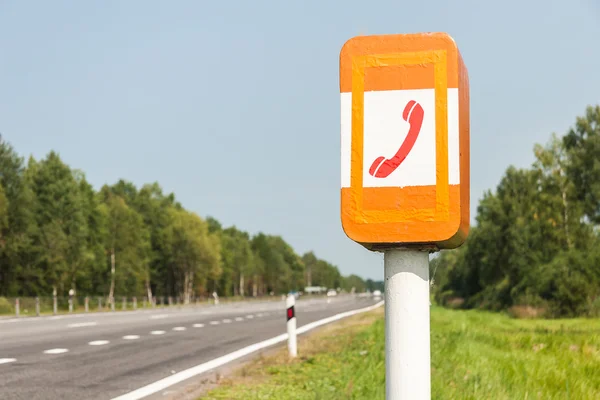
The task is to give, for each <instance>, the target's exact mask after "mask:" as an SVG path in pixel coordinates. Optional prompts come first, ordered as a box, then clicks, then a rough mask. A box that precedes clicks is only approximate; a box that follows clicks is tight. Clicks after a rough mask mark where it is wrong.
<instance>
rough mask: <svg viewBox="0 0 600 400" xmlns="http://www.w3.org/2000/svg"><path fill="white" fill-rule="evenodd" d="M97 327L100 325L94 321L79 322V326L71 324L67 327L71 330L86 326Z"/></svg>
mask: <svg viewBox="0 0 600 400" xmlns="http://www.w3.org/2000/svg"><path fill="white" fill-rule="evenodd" d="M96 325H98V323H97V322H95V321H94V322H79V323H77V324H69V325H67V326H68V327H69V328H81V327H84V326H96Z"/></svg>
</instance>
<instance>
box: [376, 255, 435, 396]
mask: <svg viewBox="0 0 600 400" xmlns="http://www.w3.org/2000/svg"><path fill="white" fill-rule="evenodd" d="M384 268H385V349H386V360H385V367H386V368H385V381H386V384H385V386H386V388H385V389H386V390H385V391H386V400H408V399H411V400H430V398H431V377H430V333H429V308H430V306H429V252H428V251H419V250H386V251H385V253H384Z"/></svg>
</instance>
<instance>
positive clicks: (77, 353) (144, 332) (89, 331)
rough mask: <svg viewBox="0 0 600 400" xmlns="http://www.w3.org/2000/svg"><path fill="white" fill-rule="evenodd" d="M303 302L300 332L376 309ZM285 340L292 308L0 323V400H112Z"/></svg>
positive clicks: (336, 301)
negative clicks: (331, 319) (233, 354)
mask: <svg viewBox="0 0 600 400" xmlns="http://www.w3.org/2000/svg"><path fill="white" fill-rule="evenodd" d="M375 303H376V300H374V299H373V298H359V297H352V296H343V297H342V296H340V297H334V298H330V299H326V298H320V299H308V300H299V301H297V303H296V317H297V325H298V327H301V326H303V325H305V324H307V323H310V322H313V321H317V320H320V319H323V318H326V317H329V316H332V315H335V314H338V313H340V312H344V311H349V310H354V309H358V308H363V307H367V306H369V305H372V304H375ZM285 332H286V313H285V302H284V301H275V302H243V303H234V304H228V305H219V306H201V307H189V308H181V309H173V308H171V309H160V308H157V309H152V310H138V311H126V312H115V313H110V312H107V313H89V314H77V315H65V316H54V317H38V318H20V319H15V318H12V319H0V399H2V400H21V399H22V400H41V399H44V400H45V399H52V400H53V399H61V400H70V399H73V400H84V399H106V400H110V399H112V398H114V397H117V396H120V395H122V394H125V393H128V392H130V391H132V390H135V389H137V388H139V387H142V386H145V385H148V384H150V383H152V382H155V381H157V380H159V379H162V378H165V377H167V376H169V375H171V374H173V373H175V372H179V371H182V370H184V369H187V368H191V367H193V366H196V365H198V364H201V363H203V362H207V361H210V360H212V359H215V358H217V357H220V356H223V355H225V354H228V353H231V352H233V351H235V350H238V349H240V348H243V347H245V346H248V345H251V344H254V343H257V342H259V341H262V340H265V339H269V338H271V337H274V336H277V335H280V334H282V333H285Z"/></svg>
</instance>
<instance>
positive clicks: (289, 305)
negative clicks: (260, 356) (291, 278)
mask: <svg viewBox="0 0 600 400" xmlns="http://www.w3.org/2000/svg"><path fill="white" fill-rule="evenodd" d="M295 304H296V298H295V297H294V295H292V294H289V295H288V296H287V299H286V301H285V308H286V316H287V333H288V350H289V354H290V357H292V358H294V357H296V356H297V355H298V350H297V346H296V310H295V309H294V306H295Z"/></svg>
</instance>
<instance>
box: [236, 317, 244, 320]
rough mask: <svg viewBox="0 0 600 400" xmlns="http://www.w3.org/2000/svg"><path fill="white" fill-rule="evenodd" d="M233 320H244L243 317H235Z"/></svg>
mask: <svg viewBox="0 0 600 400" xmlns="http://www.w3.org/2000/svg"><path fill="white" fill-rule="evenodd" d="M235 320H236V321H243V320H244V318H242V317H237V318H236V319H235Z"/></svg>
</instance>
